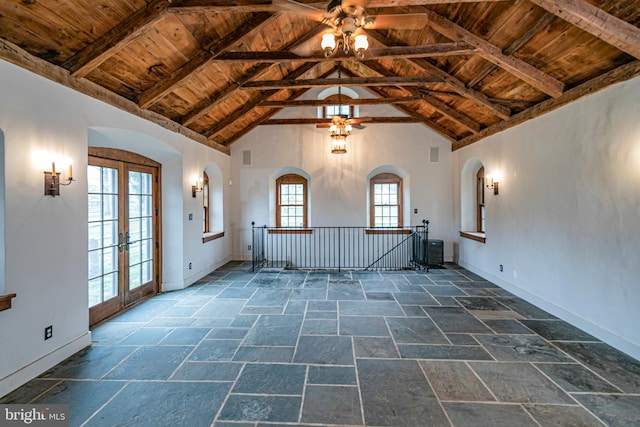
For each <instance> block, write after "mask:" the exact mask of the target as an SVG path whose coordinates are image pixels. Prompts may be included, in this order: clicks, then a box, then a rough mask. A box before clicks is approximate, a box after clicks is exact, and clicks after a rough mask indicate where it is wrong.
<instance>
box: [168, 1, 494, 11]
mask: <svg viewBox="0 0 640 427" xmlns="http://www.w3.org/2000/svg"><path fill="white" fill-rule="evenodd" d="M480 1H490V2H498V1H505V0H395V1H385V0H370V1H369V2H367V7H368V8H390V7H407V6H425V5H435V4H448V3H478V2H480ZM299 3H304V4H307V5H310V6H314V7H316V8H317V9H320V10H322V11H325V10H326V9H327V2H326V1H324V2H318V1H315V0H314V1H304V0H303V1H299ZM281 10H282V8H278V7H277V6H274V5H273V2H271V1H266V0H248V1H247V0H240V1H231V0H223V1H212V0H182V1H179V2H177V3H176V4H174V5H172V7H171V11H172V12H173V13H193V12H216V13H246V12H256V11H264V12H269V11H270V12H275V11H281Z"/></svg>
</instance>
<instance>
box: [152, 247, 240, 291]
mask: <svg viewBox="0 0 640 427" xmlns="http://www.w3.org/2000/svg"><path fill="white" fill-rule="evenodd" d="M233 259H234V258H233V257H232V256H227V257H225V258H223V259H222V260H220V261H217V262H215V263H213V264H211V265H209V266H207V267H205V268H204V269H202V270H198V271H194V272H193V273H191V274H190V275H189V276H188V277H185V279H184V280H182V281H176V282H163V283H162V292H169V291H178V290H180V289H185V288H188V287H189V286H191V285H193V284H194V283H195V282H197V281H198V280H200V279H202V278H203V277H204V276H206V275H207V274H209V273H211V272H212V271H215V270H217V269H218V268H220V267H222V266H223V265H225V264H227V263H228V262H230V261H232V260H233Z"/></svg>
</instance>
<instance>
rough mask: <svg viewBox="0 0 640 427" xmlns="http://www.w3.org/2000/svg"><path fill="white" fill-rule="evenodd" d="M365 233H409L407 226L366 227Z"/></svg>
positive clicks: (410, 231)
mask: <svg viewBox="0 0 640 427" xmlns="http://www.w3.org/2000/svg"><path fill="white" fill-rule="evenodd" d="M364 232H365V234H411V233H412V232H413V231H412V230H409V229H408V228H367V229H366V230H365V231H364Z"/></svg>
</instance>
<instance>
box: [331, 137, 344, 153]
mask: <svg viewBox="0 0 640 427" xmlns="http://www.w3.org/2000/svg"><path fill="white" fill-rule="evenodd" d="M331 153H332V154H346V153H347V137H346V135H336V136H331Z"/></svg>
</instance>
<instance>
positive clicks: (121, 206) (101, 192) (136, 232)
mask: <svg viewBox="0 0 640 427" xmlns="http://www.w3.org/2000/svg"><path fill="white" fill-rule="evenodd" d="M128 154H129V156H127V157H130V155H131V153H128ZM143 159H144V158H143ZM146 160H148V161H145V162H144V163H153V162H151V161H150V160H149V159H146ZM87 181H88V193H89V194H88V199H89V323H90V325H94V324H96V323H98V322H100V321H102V320H104V319H106V318H107V317H109V316H112V315H113V314H115V313H118V312H119V311H122V310H124V309H126V308H127V307H129V306H131V305H132V304H135V303H136V302H138V301H140V300H141V299H143V298H145V297H147V296H150V295H152V294H155V293H157V292H158V282H159V273H158V272H159V258H160V257H159V241H158V236H159V234H158V212H159V204H158V201H159V200H158V199H159V197H158V167H157V166H153V165H149V164H138V163H130V162H127V161H123V160H114V159H107V158H102V157H94V156H90V157H89V166H88V169H87Z"/></svg>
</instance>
